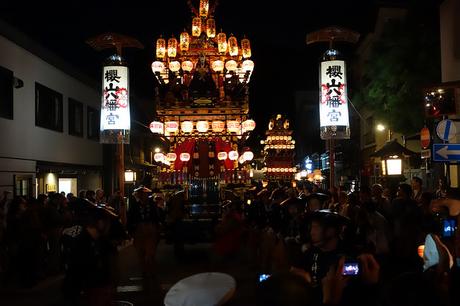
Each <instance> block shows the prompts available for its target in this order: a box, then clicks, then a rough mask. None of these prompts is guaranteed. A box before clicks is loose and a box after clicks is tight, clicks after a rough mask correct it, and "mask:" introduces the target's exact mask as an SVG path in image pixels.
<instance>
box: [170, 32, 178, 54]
mask: <svg viewBox="0 0 460 306" xmlns="http://www.w3.org/2000/svg"><path fill="white" fill-rule="evenodd" d="M176 55H177V39H175V38H174V37H171V38H170V39H168V56H169V57H176Z"/></svg>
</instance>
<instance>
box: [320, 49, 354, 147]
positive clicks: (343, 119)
mask: <svg viewBox="0 0 460 306" xmlns="http://www.w3.org/2000/svg"><path fill="white" fill-rule="evenodd" d="M336 53H337V52H336V51H335V50H328V51H326V54H325V58H331V59H333V58H335V57H336ZM329 54H334V55H333V56H331V55H329ZM347 88H348V83H347V76H346V65H345V62H344V61H342V60H335V59H334V60H326V61H322V62H321V63H320V84H319V90H320V98H319V100H320V101H319V113H320V136H321V139H330V138H331V137H334V139H350V128H349V127H350V123H349V115H348V94H347ZM338 127H340V128H338ZM331 128H332V129H333V130H334V133H333V134H331V133H330V130H331ZM332 135H333V136H332Z"/></svg>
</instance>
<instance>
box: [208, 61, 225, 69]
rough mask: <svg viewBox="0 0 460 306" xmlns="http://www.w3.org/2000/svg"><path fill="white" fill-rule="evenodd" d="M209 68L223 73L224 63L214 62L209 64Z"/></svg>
mask: <svg viewBox="0 0 460 306" xmlns="http://www.w3.org/2000/svg"><path fill="white" fill-rule="evenodd" d="M211 68H212V70H214V71H215V72H222V71H224V62H223V61H221V60H217V61H214V62H212V64H211Z"/></svg>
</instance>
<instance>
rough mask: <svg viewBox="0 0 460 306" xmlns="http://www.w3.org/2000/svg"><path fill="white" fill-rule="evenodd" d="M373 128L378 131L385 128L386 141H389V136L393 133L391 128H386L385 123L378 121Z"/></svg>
mask: <svg viewBox="0 0 460 306" xmlns="http://www.w3.org/2000/svg"><path fill="white" fill-rule="evenodd" d="M375 129H376V130H377V131H379V132H383V131H385V130H388V134H387V141H391V138H392V135H393V133H392V132H391V129H389V128H387V127H386V126H385V125H383V124H382V123H379V124H377V125H376V127H375Z"/></svg>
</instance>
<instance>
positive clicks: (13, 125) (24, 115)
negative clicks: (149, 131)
mask: <svg viewBox="0 0 460 306" xmlns="http://www.w3.org/2000/svg"><path fill="white" fill-rule="evenodd" d="M0 66H3V67H5V68H7V69H9V70H11V71H13V73H14V76H15V77H16V78H19V79H21V80H22V81H24V86H23V87H22V88H17V89H16V88H15V89H14V118H13V120H8V119H5V118H0V140H1V142H0V191H1V190H5V189H8V190H11V191H12V188H13V187H12V186H13V176H14V175H18V174H20V173H24V174H25V173H35V172H36V163H35V161H48V162H56V163H68V164H80V165H92V166H101V165H102V145H100V144H99V143H98V142H97V141H94V140H88V139H87V138H86V135H87V130H86V129H87V121H86V119H87V114H86V108H87V106H91V107H93V108H95V109H100V96H99V93H98V92H97V90H95V89H93V88H91V87H90V86H88V85H86V84H84V83H83V82H81V81H79V80H77V79H75V78H74V77H71V76H70V75H68V74H66V73H65V72H63V71H61V70H59V69H58V68H56V67H54V66H52V65H50V64H48V63H47V62H45V61H44V60H42V59H41V58H39V57H38V56H36V55H34V54H32V53H30V52H29V51H27V50H25V49H24V48H22V47H20V46H18V45H16V44H15V43H13V42H12V41H10V40H8V39H6V38H5V37H3V36H0ZM35 82H38V83H40V84H42V85H44V86H46V87H49V88H51V89H53V90H55V91H57V92H59V93H61V94H62V95H63V132H56V131H53V130H49V129H45V128H41V127H37V126H35ZM68 98H73V99H75V100H77V101H79V102H82V103H83V105H84V120H83V137H76V136H71V135H69V133H68V130H69V127H68V125H69V121H68ZM34 179H35V176H34Z"/></svg>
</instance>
